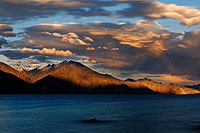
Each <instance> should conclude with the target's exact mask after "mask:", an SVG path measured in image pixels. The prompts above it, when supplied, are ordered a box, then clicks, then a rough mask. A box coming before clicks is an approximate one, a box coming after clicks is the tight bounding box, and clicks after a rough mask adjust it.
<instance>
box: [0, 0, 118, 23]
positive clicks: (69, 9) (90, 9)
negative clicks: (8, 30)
mask: <svg viewBox="0 0 200 133" xmlns="http://www.w3.org/2000/svg"><path fill="white" fill-rule="evenodd" d="M113 5H115V3H112V2H109V1H107V2H106V1H100V0H95V1H91V0H82V1H79V0H60V1H55V0H1V1H0V9H1V10H0V18H1V19H0V20H1V21H2V22H4V23H14V22H15V21H18V20H26V19H32V18H35V17H41V18H44V17H49V16H52V15H56V14H59V13H66V14H68V15H74V16H76V17H88V16H110V15H111V13H110V12H109V11H106V10H104V9H103V8H102V7H106V6H113ZM1 21H0V22H1Z"/></svg>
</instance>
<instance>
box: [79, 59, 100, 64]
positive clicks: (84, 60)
mask: <svg viewBox="0 0 200 133" xmlns="http://www.w3.org/2000/svg"><path fill="white" fill-rule="evenodd" d="M78 62H81V63H97V61H96V60H91V59H90V60H89V59H80V60H78Z"/></svg>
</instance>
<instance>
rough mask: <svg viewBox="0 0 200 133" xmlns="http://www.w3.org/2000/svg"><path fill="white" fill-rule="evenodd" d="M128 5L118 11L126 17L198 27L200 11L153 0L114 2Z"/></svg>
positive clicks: (119, 0)
mask: <svg viewBox="0 0 200 133" xmlns="http://www.w3.org/2000/svg"><path fill="white" fill-rule="evenodd" d="M116 1H118V2H125V3H128V4H130V6H131V7H130V8H126V9H124V10H122V11H118V13H119V14H121V15H123V16H126V17H149V18H155V19H158V18H171V19H176V20H180V21H181V24H182V25H199V24H200V10H198V9H195V8H193V7H188V6H178V5H176V4H164V3H161V2H158V1H154V0H116Z"/></svg>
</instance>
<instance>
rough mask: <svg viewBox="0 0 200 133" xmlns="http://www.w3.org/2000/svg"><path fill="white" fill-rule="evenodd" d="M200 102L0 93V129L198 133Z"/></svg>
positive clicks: (146, 97)
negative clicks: (94, 120)
mask: <svg viewBox="0 0 200 133" xmlns="http://www.w3.org/2000/svg"><path fill="white" fill-rule="evenodd" d="M199 103H200V95H188V96H176V95H0V130H1V132H2V133H4V132H5V133H13V132H14V133H23V132H25V133H27V132H29V133H32V132H33V133H35V132H38V133H55V132H56V133H57V132H58V133H66V132H69V133H70V132H73V133H76V132H77V133H111V132H113V133H133V132H134V133H198V132H199V133H200V105H199ZM93 118H96V119H97V120H99V121H98V122H95V123H88V122H85V121H84V120H89V119H93Z"/></svg>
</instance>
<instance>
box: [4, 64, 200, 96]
mask: <svg viewBox="0 0 200 133" xmlns="http://www.w3.org/2000/svg"><path fill="white" fill-rule="evenodd" d="M0 71H1V73H0V82H1V83H3V85H1V86H0V92H1V93H53V94H54V93H80V94H82V93H89V94H90V93H92V94H95V93H96V94H97V93H98V94H104V93H106V94H157V93H161V94H197V93H200V91H198V90H194V89H191V88H187V87H183V86H179V85H174V84H173V85H164V84H162V83H158V82H155V81H152V80H149V79H143V80H137V81H133V80H131V82H130V80H129V81H123V80H120V79H117V78H114V77H112V76H111V75H108V74H101V73H98V72H96V71H93V70H92V69H90V68H88V67H87V66H85V65H83V64H81V63H79V62H74V61H69V62H67V61H64V62H61V63H60V64H50V65H47V66H45V67H43V68H41V69H40V68H36V69H33V70H30V71H26V72H19V71H17V70H15V69H13V68H11V67H10V66H8V65H6V64H4V63H0Z"/></svg>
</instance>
